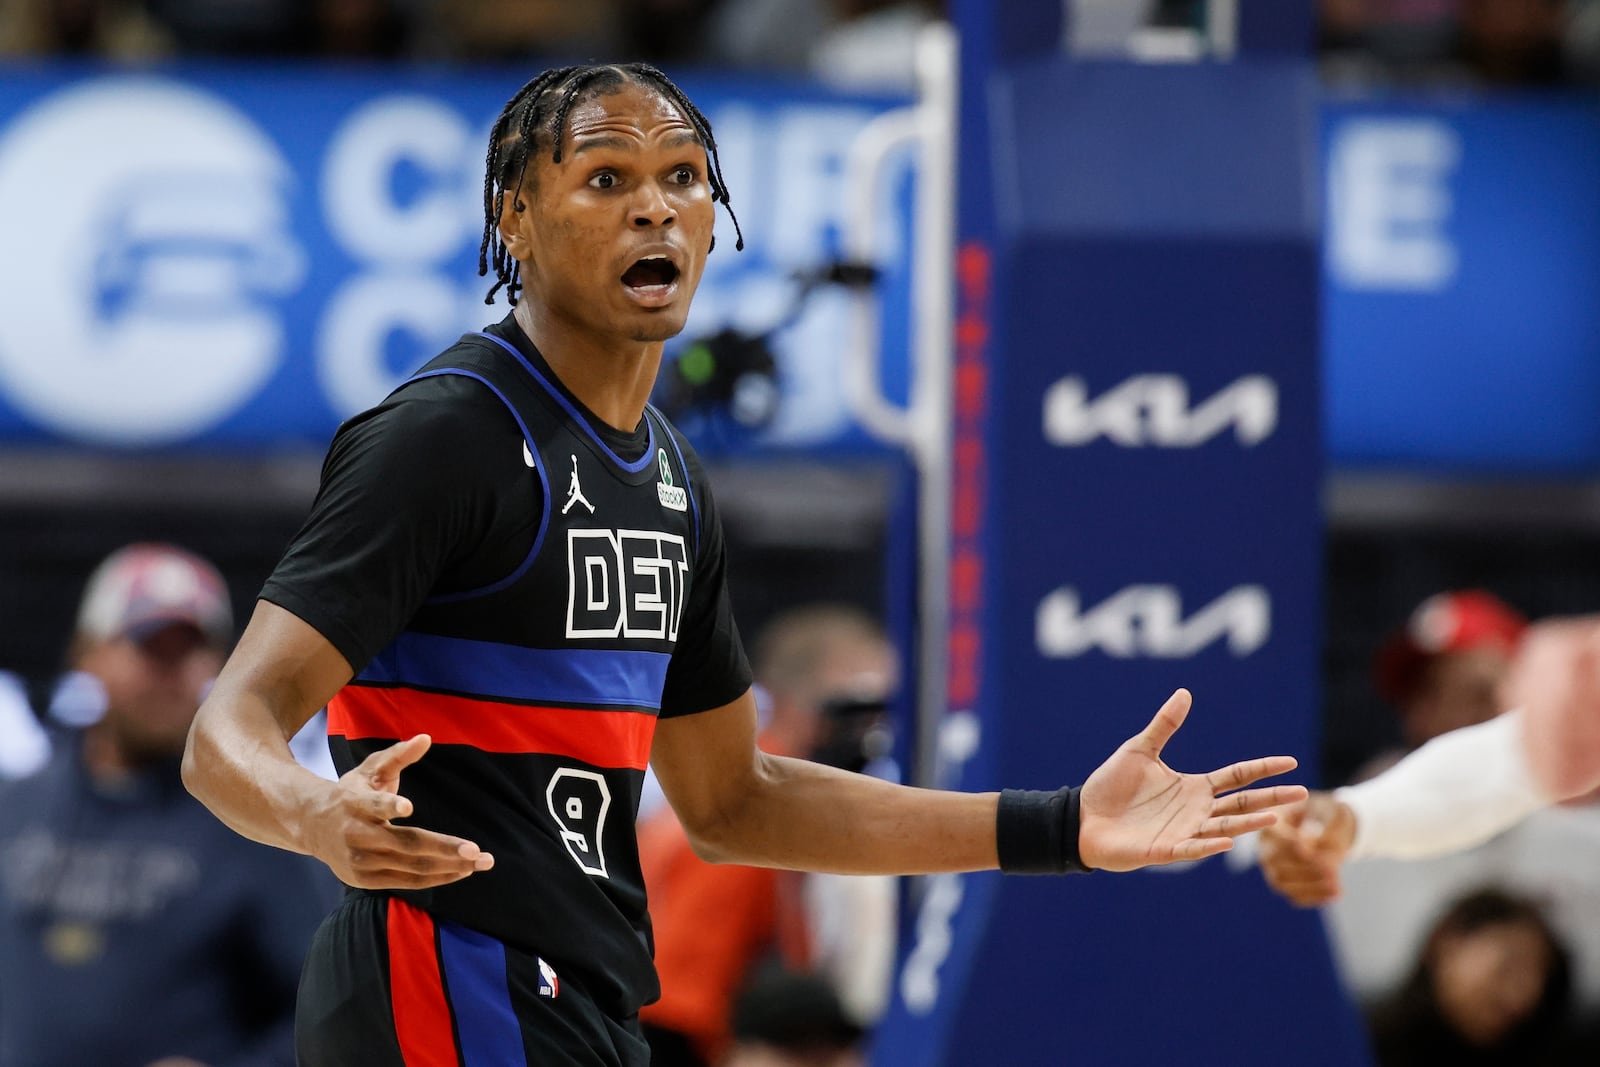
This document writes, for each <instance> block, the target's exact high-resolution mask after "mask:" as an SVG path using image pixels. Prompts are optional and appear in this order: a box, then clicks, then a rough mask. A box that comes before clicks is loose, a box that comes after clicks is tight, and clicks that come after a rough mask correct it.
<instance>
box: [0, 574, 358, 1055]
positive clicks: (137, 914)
mask: <svg viewBox="0 0 1600 1067" xmlns="http://www.w3.org/2000/svg"><path fill="white" fill-rule="evenodd" d="M232 638H233V615H232V611H231V609H230V607H229V601H228V591H227V587H226V585H225V584H224V582H223V579H222V576H221V575H220V574H218V573H217V570H216V568H214V567H213V566H211V564H209V563H207V562H206V561H205V560H203V559H201V558H200V557H198V556H195V555H193V554H192V553H189V552H186V551H184V550H183V549H180V548H176V547H174V546H171V545H159V544H140V545H131V546H128V547H126V548H123V549H121V550H119V551H117V552H115V553H113V554H112V555H111V556H110V557H109V558H108V559H107V560H106V561H105V562H104V563H102V564H101V565H100V566H99V568H98V569H96V570H95V572H94V574H93V575H92V576H91V578H90V579H89V582H88V585H87V588H86V590H85V593H84V597H83V601H82V605H81V608H80V610H79V613H78V618H77V624H76V629H75V634H74V637H73V641H72V645H71V648H70V650H69V653H68V662H69V665H70V666H71V667H72V668H73V670H74V671H75V672H77V673H76V678H77V679H78V680H79V682H80V683H81V684H82V687H85V688H91V689H93V690H94V691H95V695H96V697H97V698H98V699H97V700H96V701H95V703H97V704H98V705H99V707H98V708H97V709H96V710H97V711H98V714H97V715H95V716H92V718H93V720H94V721H92V722H91V723H90V724H89V725H87V726H85V727H83V728H82V729H81V730H79V731H76V732H75V733H73V734H70V735H68V736H67V737H66V738H65V739H64V740H63V742H62V743H60V744H57V745H55V746H54V751H53V752H52V753H51V754H50V756H49V757H48V760H47V762H46V763H45V764H44V766H43V767H42V768H40V769H39V770H37V771H36V772H35V773H33V774H32V775H30V776H28V777H25V778H18V779H15V780H12V781H7V782H4V783H0V1067H13V1065H17V1067H21V1065H27V1067H80V1065H83V1064H91V1063H92V1064H96V1065H97V1067H145V1065H150V1064H160V1065H161V1067H269V1065H273V1064H282V1065H283V1067H288V1065H289V1064H292V1063H293V1062H294V1049H293V1042H292V1028H293V1010H294V990H295V983H296V980H297V979H298V977H299V971H300V963H301V960H302V958H303V956H304V953H305V949H306V946H307V945H308V944H309V943H310V940H311V935H312V933H313V931H314V930H315V929H316V926H317V924H318V923H319V922H320V921H321V919H322V916H323V915H324V914H325V913H326V912H327V911H329V910H330V909H331V908H332V906H333V904H334V900H335V893H334V889H335V887H334V885H333V882H332V880H331V879H329V878H328V877H327V876H326V873H325V872H324V871H323V870H322V869H321V867H320V865H318V864H316V863H314V862H312V861H310V860H307V859H305V858H304V857H301V856H292V855H289V854H288V853H285V852H282V851H279V850H277V849H271V848H266V847H264V846H261V845H257V844H255V843H253V842H250V841H246V840H245V839H244V838H241V837H239V836H237V835H236V834H233V833H231V832H229V831H228V830H227V829H226V828H225V827H222V826H220V824H218V823H217V822H216V820H214V819H212V818H211V816H210V813H208V812H207V811H206V810H205V808H204V807H202V806H201V805H200V804H199V802H198V801H196V800H195V799H194V798H193V797H191V796H189V794H188V792H187V791H186V790H185V789H184V788H183V782H182V778H181V776H180V774H179V765H180V759H181V757H182V754H183V748H184V742H185V739H186V737H187V734H188V729H189V724H190V722H191V721H192V720H193V718H194V714H195V711H196V709H197V708H198V707H199V705H200V699H201V696H202V695H203V692H204V690H205V689H206V688H207V687H208V686H209V685H210V684H211V681H212V679H213V678H215V677H216V674H217V672H218V670H220V669H221V667H222V662H223V657H224V655H225V652H226V650H227V648H228V646H229V645H230V644H231V642H232Z"/></svg>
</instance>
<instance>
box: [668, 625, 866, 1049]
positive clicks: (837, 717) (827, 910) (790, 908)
mask: <svg viewBox="0 0 1600 1067" xmlns="http://www.w3.org/2000/svg"><path fill="white" fill-rule="evenodd" d="M752 653H753V654H752V656H751V666H752V668H753V670H754V672H755V678H756V681H757V683H758V684H759V685H760V686H761V687H762V688H763V689H764V690H765V691H766V694H767V696H768V701H769V702H768V717H767V722H766V724H765V726H764V728H763V729H762V731H761V735H760V738H759V743H760V746H761V748H762V749H763V750H765V751H768V752H772V753H775V754H778V755H793V756H805V757H808V758H813V759H821V760H824V761H826V762H828V763H830V764H832V765H835V766H842V767H844V768H845V769H848V770H863V769H867V768H869V767H872V766H874V765H876V766H877V767H878V768H880V769H881V768H882V766H883V763H882V760H883V757H884V756H885V754H886V752H887V747H888V745H887V738H886V735H885V731H886V729H887V704H886V701H887V699H888V697H889V695H890V694H891V693H893V691H894V689H895V687H896V685H897V684H898V671H897V666H896V661H895V656H894V651H893V649H892V648H891V646H890V645H889V643H888V641H887V639H886V638H885V637H884V635H883V633H882V631H881V630H880V629H879V628H878V626H877V625H876V624H875V623H874V622H873V621H872V620H871V619H870V618H868V617H867V616H866V615H864V614H863V613H861V612H859V611H857V610H855V609H853V608H847V607H840V606H831V605H822V606H814V607H808V608H802V609H798V610H796V611H793V612H789V613H787V614H785V615H781V616H779V617H778V618H777V619H775V620H774V621H773V622H772V623H771V624H770V625H769V626H768V628H767V629H766V630H765V631H764V632H763V633H762V635H761V637H760V638H759V639H758V640H757V641H756V643H755V645H754V648H753V650H752ZM639 860H640V865H641V866H642V868H643V870H644V876H645V883H646V886H647V888H648V890H649V893H650V911H651V916H652V920H653V924H654V929H655V958H656V969H657V971H658V972H659V974H660V976H661V989H662V992H661V999H660V1000H659V1001H657V1002H656V1003H655V1004H652V1005H649V1006H647V1007H646V1008H645V1009H644V1010H643V1011H641V1012H640V1020H641V1021H642V1022H643V1023H644V1024H645V1026H646V1030H647V1034H648V1036H649V1038H650V1042H651V1048H652V1052H653V1054H654V1057H655V1059H654V1060H653V1062H655V1063H657V1064H658V1065H674V1064H716V1063H719V1062H721V1058H722V1056H723V1055H724V1054H725V1053H726V1051H727V1049H728V1044H729V1035H730V1020H731V1015H732V1010H733V1002H734V998H735V996H736V995H737V993H738V991H739V989H740V988H741V986H742V985H743V984H744V982H745V981H746V979H747V977H748V976H749V975H750V974H751V971H752V968H754V967H756V966H757V965H758V964H760V963H762V962H763V961H765V960H768V959H770V958H772V957H774V956H777V957H780V958H781V959H783V960H784V961H785V963H786V964H787V965H788V966H789V967H790V968H792V969H806V970H812V971H816V972H817V973H818V974H820V975H823V976H825V978H826V980H827V981H829V982H831V983H832V986H831V988H832V989H833V990H834V993H833V995H834V996H835V997H836V998H841V999H843V1000H844V1002H845V1003H846V1005H847V1007H846V1008H845V1009H844V1010H846V1011H847V1012H848V1013H850V1014H851V1015H852V1017H853V1018H854V1019H855V1022H856V1024H857V1025H862V1024H866V1023H870V1022H872V1021H874V1020H875V1019H876V1018H877V1016H878V1014H880V1013H881V1011H882V1009H883V1005H884V1001H885V999H886V994H887V989H888V982H889V974H890V968H891V966H892V963H893V953H894V928H895V882H894V879H892V878H886V877H870V878H869V877H849V876H842V875H816V874H812V875H801V874H798V873H795V872H788V871H777V870H771V869H768V868H758V867H743V866H738V865H731V864H730V865H712V864H709V863H706V862H705V861H703V860H701V859H700V858H699V857H697V856H696V855H695V854H694V852H693V850H692V849H691V847H690V845H689V840H688V837H687V836H686V835H685V834H684V831H683V828H682V826H681V825H680V824H679V823H678V820H677V818H676V816H674V815H673V813H672V811H671V810H670V809H663V810H660V811H658V812H657V813H656V814H654V815H652V816H649V817H648V818H646V819H644V820H643V821H642V822H641V823H640V826H639Z"/></svg>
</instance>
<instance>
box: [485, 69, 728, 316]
mask: <svg viewBox="0 0 1600 1067" xmlns="http://www.w3.org/2000/svg"><path fill="white" fill-rule="evenodd" d="M627 82H633V83H635V84H638V85H645V86H649V87H650V88H652V89H655V90H656V91H657V92H660V93H661V94H662V95H663V96H665V97H666V98H667V99H668V100H670V101H672V103H673V104H674V105H675V106H676V107H677V108H678V110H679V111H681V112H682V113H683V115H684V117H685V118H687V119H688V120H689V125H690V126H692V127H693V128H694V131H695V134H696V135H697V136H698V137H699V138H700V140H701V142H702V143H703V144H704V146H705V150H706V157H707V159H708V160H709V161H710V164H711V174H710V184H711V200H712V202H713V203H718V202H720V203H721V204H722V206H723V207H724V208H727V211H728V217H729V218H731V219H733V232H734V234H735V236H736V237H737V241H736V243H735V245H734V247H735V248H736V249H737V250H739V251H743V250H744V232H743V231H742V230H741V229H740V228H739V218H738V216H736V215H735V214H734V213H733V208H732V206H731V205H730V203H729V199H728V186H727V183H726V182H725V181H724V180H723V178H722V163H721V161H720V160H719V159H718V157H717V140H716V138H715V137H713V136H712V134H711V122H710V120H708V119H707V118H706V117H705V115H704V114H703V113H702V112H701V111H700V109H699V108H697V107H695V106H694V104H693V103H692V102H691V101H690V100H689V98H688V97H687V96H686V95H684V92H683V90H682V89H680V88H678V86H677V85H676V84H674V83H673V81H672V79H671V78H669V77H667V76H666V75H665V74H663V73H662V72H661V71H659V70H657V69H656V68H655V67H652V66H650V65H649V64H647V63H628V64H624V65H621V66H592V65H591V66H581V67H580V66H573V67H556V68H553V69H551V70H547V71H545V72H544V73H542V74H539V75H538V76H537V77H535V78H533V79H532V80H531V81H529V82H528V83H527V84H526V85H524V86H523V87H522V88H520V89H518V90H517V91H516V92H515V93H514V94H512V97H511V99H510V100H507V101H506V105H505V107H503V108H501V109H500V115H499V117H498V118H496V119H495V122H494V128H493V129H492V130H491V131H490V132H489V149H488V152H487V153H486V154H485V156H484V165H483V240H482V241H480V242H479V243H478V275H479V277H483V276H485V275H487V274H488V273H489V268H490V267H491V266H492V267H493V268H494V274H495V283H494V285H493V286H491V287H490V289H489V293H488V295H487V296H485V297H484V298H483V302H484V303H485V304H492V303H494V295H495V294H496V293H498V292H499V291H500V290H501V289H502V288H503V289H505V291H506V298H507V299H508V300H509V301H510V302H511V304H512V305H515V304H516V302H517V295H518V294H519V293H520V292H521V291H522V268H521V265H520V264H519V263H518V262H517V261H516V260H515V259H514V258H512V256H511V254H510V253H509V252H508V251H507V250H506V246H505V242H504V241H502V240H501V239H500V201H501V198H502V197H504V195H505V194H506V192H508V191H509V192H510V193H511V195H512V205H513V206H514V207H515V208H516V209H517V210H518V211H522V210H523V209H524V208H525V207H526V206H527V205H525V204H524V203H523V202H522V182H523V179H524V178H525V177H526V175H527V170H528V159H529V154H530V153H531V152H532V151H533V150H534V149H535V148H536V147H537V146H538V142H539V139H540V137H541V136H544V137H548V138H550V141H551V144H552V149H551V162H554V163H560V162H561V142H562V140H563V139H564V138H565V136H566V128H567V115H568V113H569V112H570V111H571V110H572V106H573V105H574V104H576V103H578V102H579V101H580V100H581V99H583V98H584V97H585V96H586V94H587V93H589V92H590V91H592V90H597V89H605V88H611V87H614V86H620V85H622V84H624V83H627ZM557 90H559V91H560V96H559V98H558V99H557V100H556V101H555V104H554V107H553V108H550V107H548V106H547V104H546V100H545V98H546V97H548V96H550V95H551V94H553V93H555V92H556V91H557ZM711 244H712V247H713V248H715V247H716V238H714V237H713V238H712V242H711Z"/></svg>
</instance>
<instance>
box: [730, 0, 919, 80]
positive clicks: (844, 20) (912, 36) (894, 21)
mask: <svg viewBox="0 0 1600 1067" xmlns="http://www.w3.org/2000/svg"><path fill="white" fill-rule="evenodd" d="M941 9H942V5H941V4H938V3H934V2H930V0H729V2H727V3H725V4H724V5H723V6H722V8H721V9H720V10H719V11H717V12H716V14H715V16H714V17H713V18H712V19H711V20H710V34H711V41H712V45H711V47H712V52H711V57H712V58H714V59H715V60H717V61H718V62H723V63H728V64H731V65H733V66H736V67H744V68H747V69H752V70H769V71H770V70H774V69H776V70H788V71H793V72H796V73H805V74H810V75H812V76H814V77H817V78H820V79H821V80H822V81H824V82H827V83H829V84H830V85H834V86H836V87H838V88H841V89H847V90H857V91H866V92H872V91H879V92H910V91H912V90H913V89H914V88H915V87H916V79H915V74H916V72H915V67H914V63H913V59H914V54H915V47H914V46H915V44H916V38H917V33H918V31H919V30H921V29H922V27H924V26H926V25H927V24H928V23H929V22H932V21H933V20H934V19H936V18H938V17H939V14H940V11H941Z"/></svg>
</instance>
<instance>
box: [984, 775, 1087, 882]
mask: <svg viewBox="0 0 1600 1067" xmlns="http://www.w3.org/2000/svg"><path fill="white" fill-rule="evenodd" d="M994 834H995V845H996V847H997V850H998V851H999V853H1000V869H1001V870H1002V871H1004V872H1005V873H1007V874H1076V873H1082V872H1087V871H1089V870H1090V869H1091V868H1089V867H1085V866H1084V864H1083V857H1082V856H1081V855H1079V853H1078V787H1077V786H1063V787H1062V788H1060V789H1057V790H1056V791H1055V792H1054V793H1044V792H1040V791H1038V790H1032V789H1004V790H1001V792H1000V809H999V811H998V812H996V814H995V822H994Z"/></svg>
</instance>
